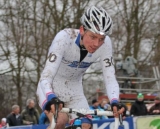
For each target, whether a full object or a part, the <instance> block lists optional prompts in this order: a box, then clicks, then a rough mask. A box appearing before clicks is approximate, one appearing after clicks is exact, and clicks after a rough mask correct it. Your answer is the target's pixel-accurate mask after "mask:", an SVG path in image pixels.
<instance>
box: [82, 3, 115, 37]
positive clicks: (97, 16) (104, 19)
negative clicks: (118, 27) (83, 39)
mask: <svg viewBox="0 0 160 129" xmlns="http://www.w3.org/2000/svg"><path fill="white" fill-rule="evenodd" d="M80 21H81V23H82V25H83V26H84V28H85V29H87V30H90V31H92V32H94V33H97V34H101V35H109V34H111V33H112V19H111V17H110V16H109V15H108V13H107V12H106V11H105V10H104V9H103V8H100V9H98V8H96V7H95V6H92V7H91V8H89V9H87V11H86V12H84V14H83V15H82V17H81V19H80Z"/></svg>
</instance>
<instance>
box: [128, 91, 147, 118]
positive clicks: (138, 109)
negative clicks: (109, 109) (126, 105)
mask: <svg viewBox="0 0 160 129" xmlns="http://www.w3.org/2000/svg"><path fill="white" fill-rule="evenodd" d="M130 115H132V116H143V115H147V107H146V105H145V103H144V96H143V94H142V93H139V94H138V95H137V99H136V101H135V102H134V103H133V104H132V106H131V110H130Z"/></svg>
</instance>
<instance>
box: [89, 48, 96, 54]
mask: <svg viewBox="0 0 160 129" xmlns="http://www.w3.org/2000/svg"><path fill="white" fill-rule="evenodd" d="M96 50H97V49H88V50H87V51H88V52H89V53H94V52H95V51H96Z"/></svg>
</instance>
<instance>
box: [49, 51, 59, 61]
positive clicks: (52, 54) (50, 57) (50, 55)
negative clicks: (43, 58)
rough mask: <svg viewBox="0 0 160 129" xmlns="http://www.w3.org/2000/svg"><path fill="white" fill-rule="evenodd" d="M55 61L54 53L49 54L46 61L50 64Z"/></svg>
mask: <svg viewBox="0 0 160 129" xmlns="http://www.w3.org/2000/svg"><path fill="white" fill-rule="evenodd" d="M56 59H57V56H56V55H55V54H54V53H50V54H49V57H48V60H49V61H50V62H55V61H56Z"/></svg>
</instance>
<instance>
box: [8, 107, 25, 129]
mask: <svg viewBox="0 0 160 129" xmlns="http://www.w3.org/2000/svg"><path fill="white" fill-rule="evenodd" d="M7 124H8V125H9V126H18V125H22V124H23V122H22V117H21V115H20V108H19V106H18V105H13V106H12V112H11V113H10V114H9V115H8V116H7Z"/></svg>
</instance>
